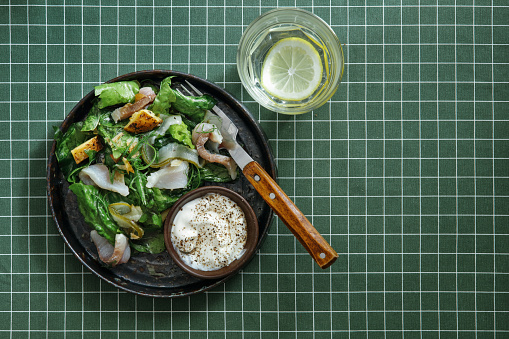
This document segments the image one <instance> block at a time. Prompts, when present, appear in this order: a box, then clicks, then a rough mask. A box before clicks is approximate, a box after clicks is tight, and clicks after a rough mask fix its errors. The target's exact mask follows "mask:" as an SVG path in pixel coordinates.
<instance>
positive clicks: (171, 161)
mask: <svg viewBox="0 0 509 339" xmlns="http://www.w3.org/2000/svg"><path fill="white" fill-rule="evenodd" d="M171 80H172V77H167V78H165V79H164V80H162V81H161V82H160V83H158V82H154V81H152V80H145V81H120V82H115V83H106V84H102V85H99V86H96V87H95V98H94V99H93V102H92V108H91V109H90V111H89V112H88V114H87V116H86V118H85V119H84V120H83V121H79V122H75V123H73V124H72V125H71V126H70V127H69V128H68V130H67V131H66V132H65V133H64V132H62V131H61V130H60V129H56V132H55V140H56V151H55V155H56V158H57V161H58V165H59V167H60V170H61V172H62V174H63V176H64V177H65V179H66V180H67V181H68V182H69V184H70V186H69V189H70V190H71V191H72V192H73V193H74V194H75V195H76V197H77V201H78V205H79V209H80V212H81V213H82V215H83V217H84V219H85V221H86V223H87V224H88V225H89V226H90V227H91V228H92V231H91V232H90V237H91V240H92V241H93V242H94V244H95V246H96V247H97V250H98V254H99V258H100V259H101V261H102V262H103V263H105V264H107V265H111V266H115V265H118V264H122V263H125V262H127V261H128V260H129V258H130V256H131V255H135V254H136V253H137V252H146V253H153V254H156V253H160V252H163V251H164V250H165V246H164V237H163V234H162V230H163V224H164V219H165V216H166V213H167V211H168V210H169V208H170V207H171V206H172V205H173V204H174V203H175V202H176V201H177V200H178V199H179V198H180V197H181V196H182V195H184V194H185V193H187V192H189V191H191V190H193V189H196V188H198V187H200V186H203V185H204V184H205V183H207V182H214V183H218V182H228V181H232V180H235V179H236V177H237V166H236V164H235V162H234V161H233V159H231V158H230V157H229V155H228V153H227V151H226V150H224V149H223V148H222V147H221V143H222V136H221V133H220V132H219V127H220V124H221V121H220V119H219V118H218V117H217V116H215V115H213V114H212V113H210V112H209V111H208V110H209V109H211V108H212V107H213V106H214V105H215V104H216V101H215V99H214V98H213V97H211V96H209V95H207V94H205V95H203V96H186V95H183V94H182V93H181V92H179V91H178V90H176V89H174V88H172V87H171Z"/></svg>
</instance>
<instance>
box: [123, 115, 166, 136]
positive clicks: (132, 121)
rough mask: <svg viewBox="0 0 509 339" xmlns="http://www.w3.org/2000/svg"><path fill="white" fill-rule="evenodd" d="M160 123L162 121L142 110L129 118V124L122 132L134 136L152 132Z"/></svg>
mask: <svg viewBox="0 0 509 339" xmlns="http://www.w3.org/2000/svg"><path fill="white" fill-rule="evenodd" d="M162 122H163V120H162V119H161V118H159V117H158V116H156V115H155V114H154V113H152V112H151V111H149V110H146V109H142V110H141V111H138V112H136V113H134V114H133V115H132V116H131V117H130V118H129V123H128V124H127V125H126V126H125V127H124V130H126V131H127V132H130V133H134V134H138V133H144V132H148V131H151V130H153V129H154V128H156V127H157V126H159V125H160V124H161V123H162Z"/></svg>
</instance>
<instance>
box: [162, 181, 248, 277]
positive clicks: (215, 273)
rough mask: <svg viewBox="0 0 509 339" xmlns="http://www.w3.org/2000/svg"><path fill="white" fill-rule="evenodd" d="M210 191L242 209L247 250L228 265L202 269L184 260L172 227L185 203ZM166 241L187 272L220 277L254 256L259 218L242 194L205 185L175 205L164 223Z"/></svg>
mask: <svg viewBox="0 0 509 339" xmlns="http://www.w3.org/2000/svg"><path fill="white" fill-rule="evenodd" d="M208 193H217V194H221V195H224V196H226V197H228V198H230V199H231V200H233V201H234V202H235V203H236V204H237V205H238V206H239V207H240V208H241V209H242V211H243V212H244V215H245V217H246V222H247V240H246V244H245V246H244V249H245V252H244V254H243V255H242V256H241V257H240V258H238V259H236V260H234V261H233V262H231V263H230V264H229V265H228V266H225V267H222V268H220V269H217V270H212V271H202V270H198V269H195V268H192V267H190V266H188V265H187V264H186V263H185V262H184V261H183V260H182V258H181V256H180V254H179V252H178V251H177V250H176V249H175V247H174V246H173V243H172V241H171V229H172V225H173V220H174V219H175V216H176V215H177V213H178V212H179V211H180V209H181V208H182V207H183V206H184V205H185V204H187V203H188V202H190V201H192V200H194V199H197V198H201V197H202V196H204V195H206V194H208ZM164 242H165V245H166V250H167V251H168V253H169V254H170V256H171V258H172V259H173V260H174V261H175V263H176V264H177V265H178V266H179V267H180V268H182V269H183V270H184V271H185V272H187V273H189V274H190V275H193V276H195V277H197V278H201V279H219V278H223V277H226V276H229V275H231V274H234V273H236V272H237V271H239V270H240V269H241V268H242V267H244V265H245V264H247V262H248V261H249V259H250V258H251V257H252V254H253V253H254V251H255V250H256V245H257V243H258V220H257V218H256V215H255V212H254V211H253V209H252V208H251V205H249V203H248V201H247V200H246V199H244V197H242V196H241V195H240V194H238V193H236V192H235V191H232V190H231V189H228V188H226V187H222V186H204V187H200V188H198V189H195V190H193V191H191V192H189V193H187V194H186V195H184V196H182V197H181V198H180V199H179V200H178V201H177V202H176V203H175V204H174V205H173V207H172V208H171V210H170V212H169V213H168V215H167V217H166V220H165V223H164Z"/></svg>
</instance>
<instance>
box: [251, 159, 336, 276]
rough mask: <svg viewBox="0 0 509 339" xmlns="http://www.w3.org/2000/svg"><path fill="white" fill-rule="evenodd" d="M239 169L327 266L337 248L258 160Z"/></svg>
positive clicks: (316, 257)
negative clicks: (323, 235) (317, 228)
mask: <svg viewBox="0 0 509 339" xmlns="http://www.w3.org/2000/svg"><path fill="white" fill-rule="evenodd" d="M242 172H243V173H244V175H245V176H246V178H247V179H248V180H249V182H250V183H251V184H252V185H253V187H254V188H255V189H256V191H258V193H259V194H260V195H261V196H262V198H263V199H264V200H265V201H266V202H267V204H269V206H270V207H271V208H272V210H273V211H274V212H276V214H277V215H278V216H279V218H280V219H281V220H282V221H283V222H284V223H285V225H286V226H287V227H288V228H289V229H290V231H292V233H293V234H294V235H295V237H296V238H297V239H298V240H299V241H300V243H301V244H302V245H303V246H304V248H305V249H306V250H307V251H308V252H309V254H311V256H312V257H313V259H314V260H315V261H316V263H317V264H318V265H319V266H320V267H321V268H327V267H329V266H330V265H332V264H333V263H334V261H336V259H337V258H338V254H337V253H336V251H334V249H333V248H332V247H331V245H329V243H328V242H327V241H326V240H325V239H324V238H323V237H322V235H321V234H320V233H318V231H317V230H316V229H315V227H314V226H313V225H312V224H311V223H310V222H309V220H308V219H307V218H306V216H305V215H304V214H303V213H302V212H301V211H300V210H299V209H298V208H297V206H295V204H294V203H293V201H292V200H290V198H288V196H287V195H286V194H285V192H283V190H282V189H281V187H279V185H278V184H276V182H275V181H274V179H272V177H271V176H270V175H269V174H268V173H267V172H266V171H265V170H264V169H263V168H262V167H261V166H260V164H258V163H257V162H256V161H252V162H250V163H248V164H247V165H246V166H245V167H244V169H243V171H242Z"/></svg>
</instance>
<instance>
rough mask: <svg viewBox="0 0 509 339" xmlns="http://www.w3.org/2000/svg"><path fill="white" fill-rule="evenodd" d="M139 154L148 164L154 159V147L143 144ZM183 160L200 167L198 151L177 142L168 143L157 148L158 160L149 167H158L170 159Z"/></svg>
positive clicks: (167, 162) (164, 164)
mask: <svg viewBox="0 0 509 339" xmlns="http://www.w3.org/2000/svg"><path fill="white" fill-rule="evenodd" d="M141 155H142V157H143V160H144V161H145V162H146V163H147V164H149V163H150V162H151V161H152V159H154V156H155V154H154V149H153V148H152V147H150V146H148V145H143V147H142V152H141ZM175 159H178V160H184V161H187V162H190V163H191V164H193V165H195V166H197V167H201V165H200V158H199V157H198V151H197V150H195V149H191V148H189V147H187V146H185V145H182V144H178V143H175V142H173V143H169V144H168V145H165V146H163V147H161V148H160V149H159V159H158V162H154V163H153V164H152V165H150V167H153V168H160V167H164V166H166V165H168V164H169V163H170V162H171V161H172V160H175Z"/></svg>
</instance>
